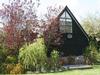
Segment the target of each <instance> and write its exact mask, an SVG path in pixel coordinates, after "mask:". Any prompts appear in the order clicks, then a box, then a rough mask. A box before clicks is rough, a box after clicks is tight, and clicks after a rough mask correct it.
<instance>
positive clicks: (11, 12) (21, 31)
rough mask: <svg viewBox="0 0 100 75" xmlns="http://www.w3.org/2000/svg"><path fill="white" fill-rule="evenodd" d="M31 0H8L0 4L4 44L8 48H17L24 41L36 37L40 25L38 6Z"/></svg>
mask: <svg viewBox="0 0 100 75" xmlns="http://www.w3.org/2000/svg"><path fill="white" fill-rule="evenodd" d="M36 1H37V3H35V2H33V1H32V0H9V4H4V3H3V4H2V7H3V8H2V9H1V10H0V12H1V13H0V17H1V18H2V20H3V22H4V24H5V25H4V31H5V33H6V45H7V47H8V48H10V49H19V47H20V46H21V45H23V43H25V42H32V41H34V39H35V38H36V37H37V34H38V31H37V29H38V28H39V27H40V26H39V24H38V20H37V15H36V9H37V8H38V6H39V0H36Z"/></svg>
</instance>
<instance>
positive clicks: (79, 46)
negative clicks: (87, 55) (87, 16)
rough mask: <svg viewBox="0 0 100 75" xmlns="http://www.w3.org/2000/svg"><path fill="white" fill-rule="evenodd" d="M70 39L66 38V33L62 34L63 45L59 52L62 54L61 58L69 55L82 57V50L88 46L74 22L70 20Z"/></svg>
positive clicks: (85, 38) (86, 40)
mask: <svg viewBox="0 0 100 75" xmlns="http://www.w3.org/2000/svg"><path fill="white" fill-rule="evenodd" d="M72 29H73V32H72V38H71V39H68V38H67V33H65V34H63V38H62V40H63V41H64V44H63V45H62V46H61V48H60V51H61V52H63V55H62V56H69V55H77V56H78V55H82V54H83V52H84V49H85V48H86V46H87V45H88V39H87V37H86V36H85V35H84V33H83V32H82V30H81V29H80V28H79V26H78V25H77V24H76V22H75V21H74V20H72Z"/></svg>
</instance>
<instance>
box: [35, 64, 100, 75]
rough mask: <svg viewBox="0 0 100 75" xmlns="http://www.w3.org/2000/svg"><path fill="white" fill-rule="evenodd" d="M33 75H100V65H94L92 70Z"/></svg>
mask: <svg viewBox="0 0 100 75" xmlns="http://www.w3.org/2000/svg"><path fill="white" fill-rule="evenodd" d="M34 75H100V65H94V66H93V69H76V70H66V71H64V72H57V73H44V74H34Z"/></svg>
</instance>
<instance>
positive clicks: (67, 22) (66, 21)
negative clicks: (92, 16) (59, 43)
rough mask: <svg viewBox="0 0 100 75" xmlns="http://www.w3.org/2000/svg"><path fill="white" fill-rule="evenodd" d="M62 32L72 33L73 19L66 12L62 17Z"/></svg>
mask: <svg viewBox="0 0 100 75" xmlns="http://www.w3.org/2000/svg"><path fill="white" fill-rule="evenodd" d="M60 32H61V33H72V19H71V17H70V16H69V14H68V13H67V12H66V11H64V13H63V14H62V15H61V16H60Z"/></svg>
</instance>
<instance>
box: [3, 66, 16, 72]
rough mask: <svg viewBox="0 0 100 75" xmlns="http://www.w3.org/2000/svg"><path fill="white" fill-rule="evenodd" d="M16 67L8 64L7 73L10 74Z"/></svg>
mask: <svg viewBox="0 0 100 75" xmlns="http://www.w3.org/2000/svg"><path fill="white" fill-rule="evenodd" d="M14 66H15V64H6V68H5V70H6V73H7V74H10V71H11V70H12V69H13V67H14Z"/></svg>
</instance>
